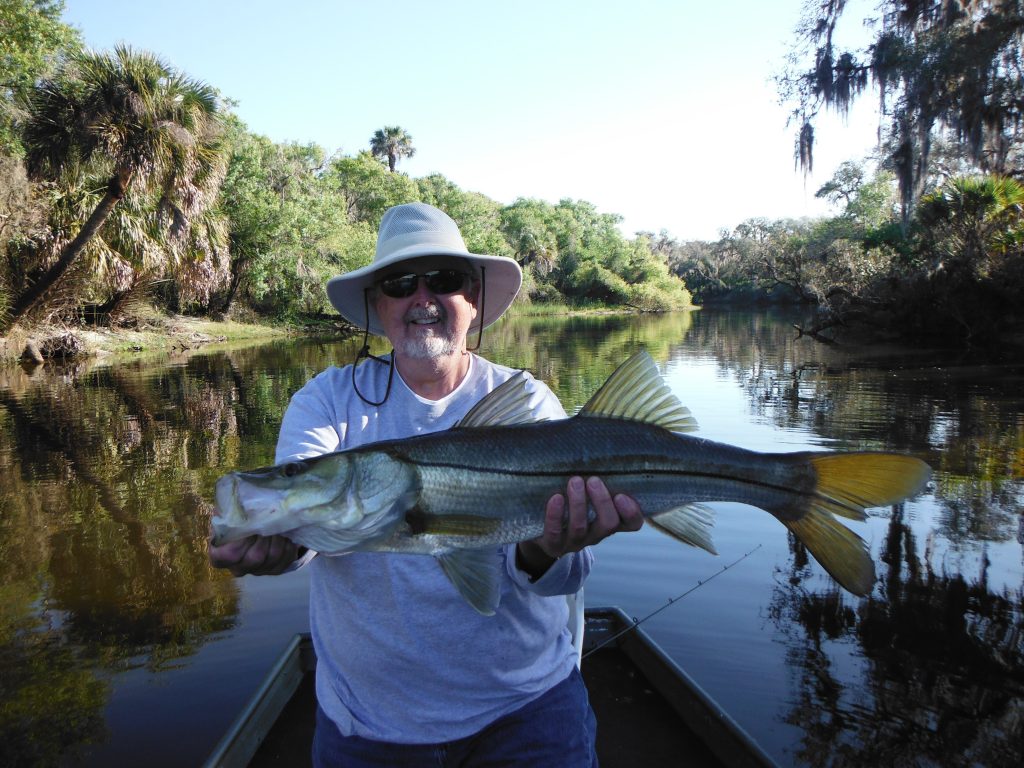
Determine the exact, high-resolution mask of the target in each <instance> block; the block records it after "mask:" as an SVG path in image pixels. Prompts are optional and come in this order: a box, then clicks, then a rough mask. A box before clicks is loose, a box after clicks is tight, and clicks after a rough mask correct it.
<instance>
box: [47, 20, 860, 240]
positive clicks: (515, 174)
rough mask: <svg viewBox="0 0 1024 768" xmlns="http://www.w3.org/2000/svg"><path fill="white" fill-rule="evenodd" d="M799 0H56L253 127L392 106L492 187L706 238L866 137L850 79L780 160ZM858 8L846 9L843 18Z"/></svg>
mask: <svg viewBox="0 0 1024 768" xmlns="http://www.w3.org/2000/svg"><path fill="white" fill-rule="evenodd" d="M801 5H802V2H801V0H769V1H768V2H766V1H765V0H732V2H723V3H705V2H701V3H696V2H692V1H691V2H687V1H686V0H618V1H617V2H606V1H605V0H504V1H503V2H487V0H435V2H432V3H430V2H422V0H389V2H387V3H382V4H377V3H371V2H366V0H360V1H359V2H355V1H354V0H333V2H332V1H331V0H291V2H286V1H284V0H276V1H275V2H269V1H268V0H175V1H174V2H168V1H167V0H159V1H157V0H65V13H64V21H65V22H66V23H68V24H71V25H73V26H75V27H77V28H78V29H79V30H81V32H82V34H83V37H84V39H85V42H86V43H87V44H88V45H89V46H91V47H93V48H97V49H109V48H111V47H113V46H114V45H115V44H117V43H127V44H129V45H131V46H132V47H134V48H138V49H144V50H149V51H152V52H154V53H156V54H159V55H160V56H161V57H162V58H163V59H164V60H166V61H167V62H168V63H170V64H171V65H172V66H174V67H176V68H177V69H179V70H180V71H183V72H185V73H186V74H188V75H189V76H190V77H193V78H196V79H199V80H203V81H205V82H207V83H209V84H210V85H213V86H214V87H216V88H217V89H219V90H220V92H221V93H222V94H223V95H224V96H225V97H227V98H229V99H231V100H232V101H233V102H235V106H234V111H235V112H236V113H237V114H238V116H239V117H240V118H241V119H242V120H243V121H244V122H245V123H246V125H247V126H248V128H249V130H251V131H253V132H254V133H259V134H263V135H265V136H268V137H269V138H271V139H272V140H274V141H278V142H286V141H294V142H298V143H307V142H314V143H316V144H319V145H320V146H322V147H323V148H324V149H326V150H327V151H328V152H341V153H344V154H348V155H354V154H356V153H357V152H359V151H360V150H363V149H367V148H368V147H369V141H370V137H371V136H372V135H373V133H374V131H376V130H377V129H379V128H382V127H384V126H390V125H398V126H401V127H402V128H404V129H405V130H406V131H407V132H408V133H409V134H410V135H411V136H412V139H413V145H414V147H415V148H416V154H415V156H414V157H412V158H410V159H407V160H403V161H402V162H401V163H400V165H399V170H400V171H404V172H406V173H408V174H409V175H410V176H412V177H413V178H418V177H421V176H426V175H428V174H431V173H440V174H442V175H444V176H445V177H447V178H448V179H450V180H451V181H453V182H454V183H456V184H457V185H458V186H459V187H460V188H462V189H464V190H470V191H474V192H480V193H482V194H484V195H486V196H487V197H490V198H492V199H494V200H497V201H498V202H500V203H502V204H508V203H511V202H513V201H514V200H515V199H516V198H519V197H532V198H539V199H542V200H547V201H549V202H552V203H556V202H558V201H559V200H561V199H563V198H572V199H575V200H586V201H589V202H590V203H593V204H594V205H595V206H596V207H597V209H598V211H600V212H601V213H612V214H617V215H619V216H621V217H622V219H623V220H622V223H621V225H620V228H621V229H622V231H623V233H624V234H626V235H627V236H632V235H633V233H634V232H637V231H641V230H643V231H651V232H659V231H661V230H663V229H664V230H667V231H668V232H669V234H670V235H672V236H673V237H676V238H677V239H680V240H691V239H701V240H713V239H716V238H717V237H718V234H719V232H720V230H722V229H732V228H734V227H735V226H736V225H738V224H740V223H742V222H743V221H744V220H746V219H749V218H754V217H766V218H769V219H779V218H790V217H792V218H802V217H806V216H822V215H828V214H829V213H835V212H836V211H834V210H831V209H830V208H829V206H828V204H827V203H826V202H825V201H822V200H818V199H816V198H815V197H814V193H815V191H816V190H817V189H818V188H820V187H821V185H822V184H823V183H825V182H826V181H828V179H829V178H831V176H832V174H833V173H834V171H835V169H836V168H837V166H838V165H839V164H840V163H841V162H843V161H844V160H862V159H863V158H865V157H866V156H867V155H869V154H870V152H871V151H872V149H873V148H874V142H875V136H876V129H877V125H878V117H877V113H876V111H875V103H874V102H875V101H876V100H875V99H873V98H872V96H871V95H870V94H866V95H865V96H864V97H863V98H862V99H861V103H859V104H858V105H857V106H855V107H854V109H853V110H852V112H851V114H850V115H849V116H848V118H847V119H846V120H845V121H844V120H841V119H839V118H837V117H829V118H828V119H825V120H822V121H820V124H819V125H818V129H817V133H816V135H817V143H816V150H815V158H814V172H813V173H812V174H811V175H809V176H806V177H805V175H804V174H803V173H802V172H800V171H798V170H796V169H795V167H794V161H793V146H794V136H795V134H794V129H793V127H792V126H787V125H786V121H787V115H788V114H789V110H790V107H787V106H783V105H780V104H779V96H778V94H777V92H776V88H775V84H774V82H773V80H772V78H773V76H774V75H776V74H778V73H779V72H781V70H782V68H783V64H784V60H785V56H786V54H787V52H788V51H789V50H790V47H791V43H792V40H793V39H794V36H795V32H794V30H795V28H796V26H797V23H798V22H799V17H800V10H801ZM855 13H856V9H853V10H848V11H847V16H848V17H849V18H848V20H849V21H850V22H854V21H855Z"/></svg>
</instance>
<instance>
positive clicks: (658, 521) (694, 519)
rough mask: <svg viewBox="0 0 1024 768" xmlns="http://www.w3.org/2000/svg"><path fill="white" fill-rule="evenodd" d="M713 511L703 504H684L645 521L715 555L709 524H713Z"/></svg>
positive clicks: (675, 537) (673, 536) (685, 542)
mask: <svg viewBox="0 0 1024 768" xmlns="http://www.w3.org/2000/svg"><path fill="white" fill-rule="evenodd" d="M714 518H715V513H714V512H713V511H712V510H711V508H710V507H707V506H705V505H704V504H685V505H683V506H681V507H676V508H675V509H670V510H668V511H667V512H662V513H660V514H657V515H651V516H649V517H648V518H647V521H648V522H649V523H650V524H651V525H653V526H654V527H655V528H656V529H657V530H659V531H661V532H662V533H665V534H668V535H669V536H671V537H672V538H674V539H678V540H679V541H682V542H683V543H684V544H689V545H690V546H692V547H700V548H701V549H706V550H707V551H708V552H710V553H711V554H713V555H717V554H718V552H716V551H715V545H714V544H713V543H712V541H711V526H712V525H713V524H714Z"/></svg>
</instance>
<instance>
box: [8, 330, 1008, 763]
mask: <svg viewBox="0 0 1024 768" xmlns="http://www.w3.org/2000/svg"><path fill="white" fill-rule="evenodd" d="M795 335H796V334H795V333H794V331H793V329H792V327H791V326H790V325H789V320H788V318H787V317H785V316H784V315H774V314H771V313H717V312H716V313H712V312H700V313H692V314H691V313H678V314H673V315H666V316H640V317H626V316H607V317H597V318H572V319H565V318H514V319H510V320H507V321H503V322H502V323H499V324H498V325H497V326H496V327H494V328H493V329H491V330H489V331H488V332H487V336H486V338H485V341H484V349H483V352H484V353H485V354H486V355H487V356H488V357H489V358H491V359H493V360H495V361H497V362H500V363H503V364H506V365H510V366H515V367H525V368H528V369H530V370H532V371H533V372H534V373H535V374H536V375H537V376H538V377H539V378H541V379H543V380H544V381H546V382H548V383H549V384H550V386H551V387H552V388H553V389H554V390H555V392H556V393H557V394H558V396H559V397H560V398H561V399H562V401H563V403H564V404H565V406H566V408H567V410H569V411H572V410H573V409H575V408H577V407H579V406H580V405H582V404H583V403H584V402H585V401H586V399H587V398H588V397H589V396H590V395H591V394H592V393H593V392H594V390H596V389H597V387H598V386H600V384H601V383H603V382H604V380H605V379H606V378H607V376H608V375H609V374H610V373H611V372H612V370H613V369H614V368H615V366H617V365H618V364H619V363H621V362H622V361H623V360H625V359H626V358H627V357H628V356H629V355H630V354H632V353H633V352H635V351H636V350H637V349H638V348H641V347H642V348H646V349H647V350H648V351H650V352H651V354H652V355H653V356H654V358H655V359H656V360H657V361H659V363H660V364H663V365H665V366H678V367H683V368H686V367H687V366H693V365H696V364H702V365H703V364H710V365H713V366H714V367H715V369H716V371H717V374H718V376H719V377H720V379H721V380H722V381H723V382H726V384H723V385H722V386H723V387H726V386H728V387H730V388H732V389H735V390H737V391H739V392H741V393H742V399H743V401H745V402H746V404H747V406H746V412H745V413H737V414H735V418H736V419H737V420H738V423H739V424H740V426H739V427H738V428H737V431H739V432H741V433H742V431H743V429H744V428H745V427H744V426H743V425H744V424H760V425H764V426H766V427H768V428H771V429H772V430H775V431H776V432H778V433H779V434H781V433H783V432H786V433H796V434H799V435H801V436H802V437H801V440H804V441H805V442H807V443H808V444H811V445H828V446H830V447H835V448H850V449H853V448H885V449H893V450H900V451H907V452H911V453H915V454H917V455H920V456H922V457H924V458H926V459H927V460H928V461H929V462H930V463H931V464H932V466H933V467H934V468H935V470H936V474H935V480H934V483H933V487H932V489H931V494H930V496H929V498H928V499H927V502H926V503H924V502H922V503H920V504H916V505H915V506H914V508H913V511H908V510H904V508H902V507H898V508H896V509H894V510H893V511H892V512H891V513H887V512H886V511H884V510H883V511H881V512H880V511H877V510H875V511H873V512H872V515H873V517H874V522H877V523H878V524H879V525H880V526H884V530H885V536H884V542H882V544H881V547H882V551H881V552H878V553H876V554H877V556H878V558H879V559H880V561H881V562H882V563H883V564H884V568H883V569H881V570H882V575H881V576H880V580H879V583H878V585H877V587H876V590H875V592H874V593H873V594H872V596H871V597H870V598H868V599H865V600H861V601H856V600H853V599H851V598H850V597H849V596H841V595H840V594H839V593H837V592H836V591H835V590H834V589H833V588H831V587H828V588H825V589H822V588H821V587H820V585H821V584H822V583H823V582H822V581H821V579H820V576H819V577H817V578H815V577H814V575H813V571H814V568H816V566H814V565H813V564H812V563H810V561H809V560H808V558H807V555H806V553H805V552H804V551H803V550H802V548H801V547H800V546H799V545H798V544H797V543H796V542H795V541H791V542H790V543H789V547H790V553H789V571H788V572H787V573H786V575H785V577H784V578H782V579H780V580H779V581H778V583H777V584H776V585H775V586H774V587H773V588H772V590H771V593H770V598H769V599H768V600H766V602H765V603H764V604H763V605H762V607H761V614H762V616H765V617H768V619H769V621H768V622H767V624H768V626H765V627H764V629H763V631H764V632H766V633H773V634H774V635H775V636H776V637H775V638H774V641H775V642H777V643H780V644H781V646H782V647H783V648H784V656H785V658H784V661H783V663H784V664H785V666H786V669H787V670H788V673H789V675H790V679H791V690H789V691H787V692H781V693H780V694H779V700H778V701H775V702H771V701H765V702H763V711H764V712H765V713H767V717H768V719H772V718H775V719H777V720H779V721H782V722H784V723H785V724H786V725H787V726H788V727H791V728H792V729H794V731H795V732H796V733H798V734H799V735H798V736H797V737H796V738H795V739H791V740H790V742H789V743H786V744H784V745H782V746H781V747H778V748H777V751H780V752H782V753H783V754H785V756H786V758H785V759H786V761H787V762H794V763H797V764H804V765H813V766H817V765H826V764H827V765H853V764H875V763H879V764H882V763H885V764H892V763H921V762H924V763H931V764H959V763H960V761H961V760H962V758H960V757H959V755H963V754H966V755H968V757H967V758H966V759H967V761H969V762H970V761H975V762H978V763H982V764H993V765H995V764H1019V763H1021V762H1024V754H1022V747H1021V745H1022V744H1024V725H1022V718H1024V712H1022V708H1024V704H1022V702H1024V659H1022V639H1021V637H1022V633H1021V628H1022V618H1021V615H1022V606H1021V593H1022V584H1021V572H1022V565H1024V564H1022V562H1021V550H1022V545H1024V540H1022V539H1024V527H1022V525H1024V524H1022V522H1021V521H1022V511H1021V510H1022V506H1021V499H1022V498H1024V494H1022V490H1024V489H1022V486H1021V478H1022V475H1024V472H1022V470H1024V417H1022V412H1024V407H1022V405H1024V396H1022V395H1021V394H1020V393H1021V390H1022V387H1021V386H1020V385H1021V379H1022V378H1024V376H1022V372H1021V370H1020V369H1015V368H1012V367H1005V366H1004V367H1000V368H985V367H983V366H963V365H957V366H950V365H948V364H944V363H942V362H941V358H933V357H930V356H929V355H927V354H926V353H923V352H915V353H913V354H911V353H908V352H906V351H903V350H885V351H879V350H877V349H875V350H867V351H859V350H836V349H830V348H824V347H821V346H819V345H815V344H814V343H813V342H810V341H808V340H799V341H798V340H796V338H795ZM356 346H357V342H324V341H315V340H311V341H303V342H275V343H272V344H267V345H260V346H249V347H246V348H240V349H234V350H228V351H222V352H216V353H209V354H195V355H192V356H189V357H182V358H180V359H174V360H169V361H165V362H161V363H159V364H157V363H153V362H146V363H133V364H125V365H120V366H116V367H104V366H99V365H81V366H70V367H66V368H53V367H50V366H46V367H44V368H40V369H36V370H35V371H34V372H31V373H29V372H26V371H24V370H22V369H20V368H15V369H7V370H3V371H0V554H2V557H0V597H2V600H0V764H3V765H50V764H57V763H63V764H101V763H100V762H99V761H98V760H99V758H92V759H94V762H92V763H91V762H90V759H91V758H90V755H91V754H93V753H92V752H91V751H90V748H91V745H98V744H100V745H106V746H105V748H106V752H105V753H104V754H106V755H108V756H109V755H110V754H116V753H117V752H118V744H120V743H122V742H123V741H124V740H125V738H126V737H125V732H126V729H127V728H129V727H132V728H138V723H137V721H133V722H132V724H131V726H129V725H128V724H126V723H125V722H122V721H121V720H119V719H118V717H117V716H116V715H113V714H110V712H112V711H113V708H111V707H110V703H111V702H112V701H113V700H116V699H117V698H118V697H119V696H123V695H127V694H126V686H128V685H129V684H128V683H127V682H126V680H127V679H128V678H129V677H130V675H127V674H126V673H128V672H130V671H132V670H141V671H144V672H146V673H147V674H148V675H150V676H151V679H156V680H170V679H171V677H170V676H169V673H170V672H172V671H175V672H178V673H181V674H183V675H184V676H185V677H186V678H187V677H188V675H189V674H190V665H192V664H193V663H194V660H195V659H196V658H197V656H198V655H199V653H200V651H201V650H202V649H203V648H204V647H205V646H207V645H208V644H210V643H211V641H213V640H217V641H218V643H219V644H220V645H221V650H222V652H223V653H225V654H227V655H229V656H230V654H231V653H232V648H233V647H234V646H232V645H231V643H234V642H237V640H236V639H235V638H236V637H237V635H238V634H240V633H237V632H234V631H232V630H233V629H234V628H235V627H237V626H238V624H239V622H240V621H241V619H240V617H241V616H244V615H245V614H244V611H245V610H246V609H245V608H244V607H243V604H244V594H245V589H247V587H245V582H244V581H242V582H240V581H236V580H233V579H231V578H230V577H228V576H227V575H226V574H225V573H222V572H217V571H214V570H213V569H211V568H210V567H209V565H208V562H207V559H206V551H205V542H206V536H207V526H208V517H209V514H210V507H209V502H208V499H209V498H210V491H211V488H212V485H213V483H214V481H215V480H216V478H217V477H219V476H220V475H221V474H223V473H224V472H226V471H229V470H233V469H237V468H240V467H246V466H261V465H265V464H267V463H268V462H269V461H270V460H271V458H272V456H273V448H274V442H275V440H276V434H277V427H278V424H279V422H280V419H281V416H282V414H283V412H284V408H285V407H286V405H287V401H288V398H289V397H290V395H291V393H292V392H294V391H295V390H296V389H298V388H299V387H300V386H301V385H302V384H303V383H304V382H305V381H306V380H307V379H308V378H309V377H311V376H312V375H314V374H315V373H317V372H318V371H320V370H322V369H323V368H324V367H325V366H327V365H332V364H337V365H344V364H346V363H348V362H349V361H350V360H351V359H352V358H353V357H354V355H355V350H356ZM374 351H375V352H386V351H387V350H386V349H385V348H379V347H378V348H375V350H374ZM624 588H625V589H629V588H631V587H630V586H629V585H626V586H625V587H624ZM641 589H642V586H641V585H637V586H636V590H637V592H638V593H639V592H640V590H641ZM264 599H268V600H269V599H273V598H264ZM282 599H283V598H282ZM264 609H266V606H264ZM724 615H725V616H726V619H725V620H726V621H728V614H727V612H726V613H725V614H724ZM249 632H250V633H251V629H250V630H249ZM276 650H277V649H270V650H269V651H268V652H273V653H276ZM239 653H240V651H239ZM693 661H694V663H698V664H702V665H711V664H715V663H718V664H728V660H727V659H726V660H722V659H717V660H716V659H714V658H710V657H709V658H702V659H696V660H693ZM682 663H683V664H684V665H685V664H686V663H687V660H683V661H682ZM766 663H768V662H766ZM229 672H230V671H228V672H225V673H224V674H225V675H228V674H229ZM194 674H195V675H196V676H198V675H200V674H201V673H200V671H199V670H197V671H196V672H195V673H194ZM202 674H208V673H206V672H203V673H202ZM174 679H177V678H174ZM173 685H177V683H174V684H173ZM173 685H172V683H170V682H167V683H166V686H167V687H165V688H164V689H161V688H160V687H159V686H154V687H152V688H150V689H137V690H136V689H133V690H132V691H131V695H132V696H133V697H134V698H132V699H131V700H132V701H133V702H135V703H136V704H135V706H137V707H142V708H146V707H147V706H150V705H147V701H148V702H151V703H152V704H151V705H152V706H154V707H155V702H156V699H155V698H149V699H147V698H146V697H168V696H173V695H178V694H176V693H175V691H176V690H177V689H172V688H173ZM182 685H185V684H184V683H182ZM196 685H198V683H197V682H195V681H193V680H191V679H190V681H189V682H188V686H193V687H187V686H186V687H185V688H184V689H183V690H186V691H192V693H189V694H187V695H193V696H194V695H195V694H194V690H195V688H194V686H196ZM181 695H186V694H181ZM182 710H183V713H182V714H180V715H176V717H179V718H180V720H179V721H176V722H167V721H163V722H153V723H151V724H149V725H147V726H145V727H146V728H147V729H149V730H147V731H146V732H145V733H144V734H141V735H140V734H138V733H133V738H135V739H136V741H140V740H141V741H142V742H144V743H145V744H146V745H147V751H151V752H152V753H153V754H156V755H158V756H159V759H162V760H164V763H163V764H175V763H176V762H177V758H180V757H181V754H182V753H181V752H180V750H181V749H183V747H181V746H180V745H178V744H176V743H175V742H176V741H177V740H178V738H177V737H176V736H175V734H179V735H180V734H181V733H183V732H189V731H192V730H193V729H194V728H195V723H198V722H199V721H200V720H202V719H203V718H206V717H207V715H208V713H206V712H204V711H203V706H202V704H201V702H199V701H196V702H195V705H194V706H184V707H183V708H182ZM230 714H231V713H223V717H224V718H226V719H230ZM190 718H191V719H190ZM744 725H745V727H747V728H748V729H749V730H751V731H753V732H754V735H755V737H756V736H758V733H757V728H758V725H757V724H756V723H754V724H751V723H744ZM196 730H198V729H196ZM204 738H205V737H204ZM210 738H211V739H212V738H213V737H210ZM210 746H212V741H210V743H208V744H201V745H199V747H197V749H198V750H199V753H200V754H202V752H204V751H205V750H206V749H208V748H209V747H210ZM189 754H191V753H189ZM953 755H956V756H958V757H956V758H955V759H954V758H953V757H952V756H953ZM123 757H124V760H125V764H129V762H130V760H129V758H130V757H132V756H123ZM158 762H159V760H158ZM154 764H156V763H154Z"/></svg>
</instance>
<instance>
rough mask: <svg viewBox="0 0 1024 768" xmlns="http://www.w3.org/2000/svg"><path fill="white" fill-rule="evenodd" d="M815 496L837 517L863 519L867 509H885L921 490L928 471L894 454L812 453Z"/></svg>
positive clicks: (923, 465)
mask: <svg viewBox="0 0 1024 768" xmlns="http://www.w3.org/2000/svg"><path fill="white" fill-rule="evenodd" d="M810 461H811V466H813V467H814V471H815V473H816V475H817V478H818V484H817V486H816V487H815V489H814V491H815V495H816V496H818V497H819V498H821V499H822V501H823V502H824V505H825V506H827V507H828V509H829V510H830V511H832V512H834V513H835V514H837V515H842V516H843V517H849V518H852V519H854V520H863V519H864V510H865V509H866V508H868V507H884V506H888V505H889V504H896V503H898V502H900V501H903V500H904V499H906V498H907V497H909V496H913V495H914V494H915V493H917V492H919V491H920V490H921V489H922V488H924V486H925V483H927V482H928V478H929V477H931V469H930V468H929V467H928V465H927V464H925V463H924V462H923V461H921V460H920V459H916V458H914V457H913V456H903V455H900V454H896V453H815V454H811V455H810Z"/></svg>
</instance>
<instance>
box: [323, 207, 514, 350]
mask: <svg viewBox="0 0 1024 768" xmlns="http://www.w3.org/2000/svg"><path fill="white" fill-rule="evenodd" d="M423 256H457V257H459V258H462V259H465V260H466V261H468V262H469V263H470V264H471V265H472V266H473V268H474V269H475V270H476V271H477V274H478V275H480V274H481V273H482V275H483V280H484V285H483V287H482V289H481V290H483V291H486V295H485V302H484V306H483V316H482V317H481V316H478V317H477V320H476V321H475V322H474V323H473V325H472V327H471V328H470V331H475V330H478V329H479V328H480V327H481V326H480V323H483V326H482V327H483V328H486V327H487V326H489V325H491V324H492V323H494V322H495V321H496V320H497V319H498V318H499V317H501V316H502V315H503V314H504V313H505V310H506V309H508V308H509V305H510V304H511V303H512V301H513V300H514V299H515V297H516V294H517V293H518V292H519V287H520V286H521V285H522V283H523V272H522V270H521V269H520V268H519V265H518V264H517V263H516V262H515V260H514V259H510V258H508V257H507V256H487V255H484V254H479V253H470V252H469V250H468V249H467V248H466V243H465V241H463V239H462V234H461V233H460V232H459V227H458V225H457V224H456V223H455V222H454V221H453V220H452V219H451V217H449V216H448V214H446V213H445V212H444V211H442V210H440V209H438V208H435V207H434V206H432V205H427V204H426V203H407V204H405V205H396V206H395V207H394V208H389V209H388V210H387V211H386V212H385V214H384V217H383V218H382V219H381V222H380V231H379V233H378V235H377V250H376V253H375V254H374V256H373V261H372V262H370V263H369V264H368V265H366V266H365V267H360V268H359V269H356V270H353V271H351V272H346V273H345V274H344V275H338V276H337V277H333V278H331V279H330V280H328V281H327V298H328V299H330V300H331V304H333V305H334V308H335V309H337V310H338V312H340V313H341V316H342V317H344V318H345V319H346V320H348V321H349V322H350V323H353V324H354V325H356V326H358V327H359V328H368V329H369V331H370V333H372V334H375V335H377V336H383V335H384V328H383V326H382V325H381V323H380V318H378V317H377V310H376V309H375V308H374V306H373V302H369V304H368V306H367V302H366V299H365V291H366V289H367V288H369V287H370V286H372V285H373V283H374V281H375V280H376V279H377V278H378V277H379V276H380V275H382V274H384V273H387V272H393V271H395V267H396V265H398V264H399V263H401V262H403V261H408V260H409V259H416V258H420V257H423ZM478 299H479V297H478ZM477 306H478V307H479V306H480V302H479V300H478V301H477ZM367 313H368V314H369V317H367Z"/></svg>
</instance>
